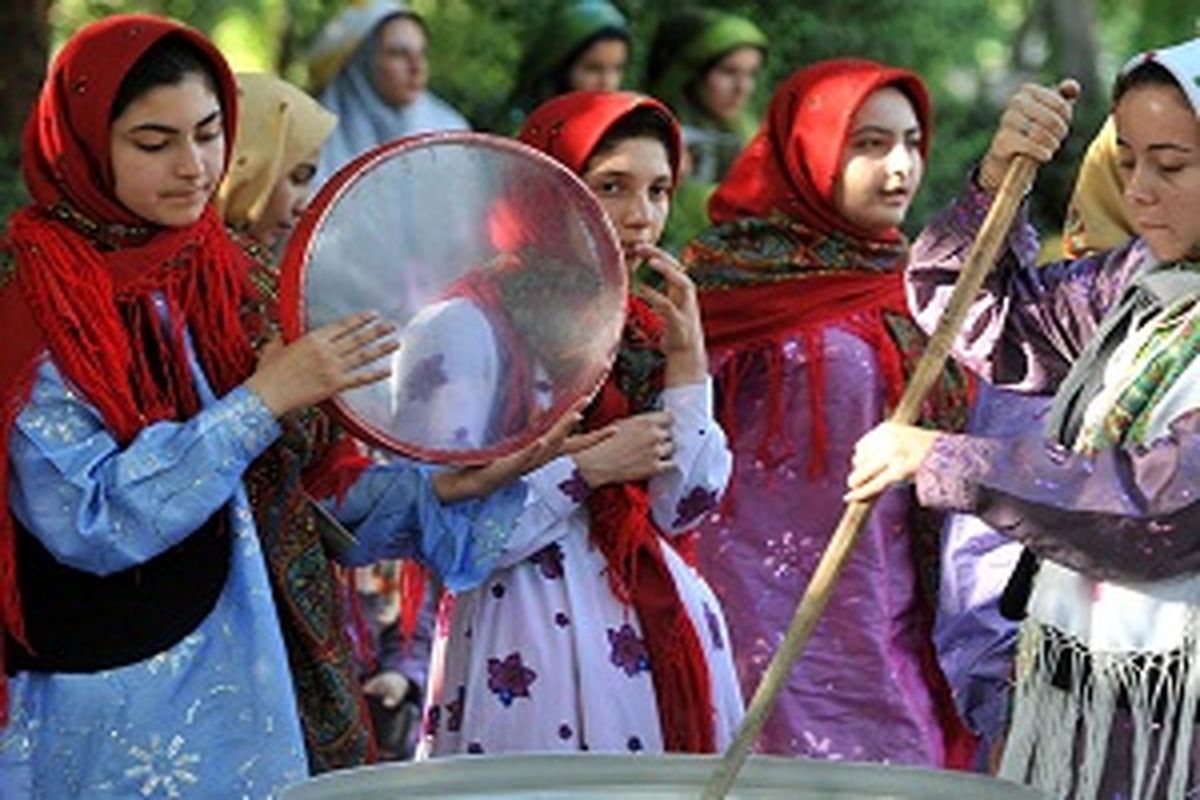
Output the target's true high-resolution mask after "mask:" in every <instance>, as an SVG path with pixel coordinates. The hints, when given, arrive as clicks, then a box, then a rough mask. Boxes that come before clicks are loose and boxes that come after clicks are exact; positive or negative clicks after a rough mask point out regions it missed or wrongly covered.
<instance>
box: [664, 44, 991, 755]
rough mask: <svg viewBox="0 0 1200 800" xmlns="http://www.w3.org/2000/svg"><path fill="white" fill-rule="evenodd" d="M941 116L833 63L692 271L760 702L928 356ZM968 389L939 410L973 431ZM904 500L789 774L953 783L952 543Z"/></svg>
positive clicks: (910, 93) (902, 91) (857, 566)
mask: <svg viewBox="0 0 1200 800" xmlns="http://www.w3.org/2000/svg"><path fill="white" fill-rule="evenodd" d="M929 125H930V107H929V98H928V95H927V93H926V90H925V86H924V85H923V84H922V83H921V81H920V79H919V78H917V76H916V75H914V74H912V73H911V72H908V71H906V70H901V69H894V68H890V67H886V66H883V65H881V64H876V63H873V62H870V61H863V60H856V59H841V60H834V61H826V62H821V63H818V64H814V65H813V66H810V67H807V68H804V69H801V70H799V71H797V72H796V73H794V74H793V75H792V76H791V77H790V78H789V79H788V80H787V81H786V82H785V83H784V84H783V85H781V86H780V87H779V88H778V89H777V90H776V92H775V95H774V97H773V99H772V102H771V106H770V109H769V111H768V117H767V120H766V121H765V122H764V124H763V127H762V129H761V130H760V131H759V133H758V134H757V136H755V138H754V139H753V140H752V141H751V142H750V144H749V145H748V146H747V148H746V150H745V151H744V152H743V153H742V155H741V156H740V157H739V159H738V161H737V162H736V163H735V164H734V166H733V168H732V169H731V171H730V173H729V175H728V176H727V178H726V179H725V181H724V183H722V184H721V186H720V187H719V188H718V190H717V192H716V193H715V194H714V196H713V197H712V199H711V201H710V203H709V215H710V217H711V218H712V221H713V223H714V225H715V227H713V228H711V229H709V230H708V231H707V232H705V233H704V234H702V235H701V236H700V237H699V238H697V239H696V240H695V241H693V242H692V243H691V244H690V245H689V246H688V247H687V248H686V249H685V251H684V255H683V260H684V263H685V264H686V265H687V267H688V268H689V271H690V274H691V275H692V278H693V280H695V281H696V284H697V286H698V287H699V290H700V303H701V309H702V312H703V318H704V332H705V337H706V339H707V343H708V349H709V353H710V355H711V357H712V358H713V359H714V367H715V370H716V376H717V381H718V389H719V394H720V396H721V419H722V423H723V424H724V425H725V426H726V429H727V430H728V431H729V432H730V437H731V439H732V441H733V449H734V453H735V464H736V465H737V466H736V469H735V471H734V478H733V482H732V484H731V492H730V494H731V497H730V500H729V502H727V503H726V507H725V509H724V513H722V514H719V515H716V516H713V517H711V518H709V519H708V521H707V522H706V524H705V525H704V526H703V527H702V528H701V541H702V542H703V543H704V546H703V547H702V548H701V552H700V566H701V571H702V572H703V573H704V574H705V575H706V576H707V577H708V578H709V579H710V580H711V581H712V582H713V586H714V588H715V589H716V591H717V594H718V596H719V597H720V598H721V600H722V602H723V603H724V604H725V607H726V608H727V609H728V611H729V613H730V614H731V615H732V624H731V626H730V628H731V630H732V631H733V644H734V652H735V653H736V654H737V655H738V659H737V663H738V666H739V670H740V673H741V675H740V677H741V680H742V686H743V690H745V691H751V690H753V688H754V687H755V686H756V685H757V684H758V682H759V680H760V678H761V676H762V673H763V670H764V669H765V667H766V664H767V662H768V660H769V659H770V656H771V654H772V651H773V650H774V648H775V645H776V643H777V642H778V641H779V640H780V637H781V636H782V634H783V631H784V630H785V629H786V628H787V625H788V623H789V621H790V619H791V617H792V613H793V611H794V610H795V606H796V603H797V601H798V600H799V598H800V595H801V594H802V591H803V588H804V584H805V583H806V581H807V580H808V578H809V576H810V574H811V572H812V570H813V569H814V568H815V566H816V563H817V560H818V558H819V557H820V555H821V552H822V551H823V550H824V548H825V546H826V544H827V542H828V540H829V535H830V534H831V533H832V531H833V529H834V527H835V526H836V523H837V520H838V518H839V516H840V515H841V511H842V505H843V504H842V499H841V498H842V494H843V489H842V487H843V485H844V484H845V478H846V475H847V473H848V472H849V469H850V454H851V450H852V447H853V444H854V442H855V441H856V440H857V439H858V437H859V436H860V435H861V434H862V433H864V432H865V431H867V430H869V429H870V428H871V427H872V426H874V425H875V424H876V423H877V422H879V421H880V420H881V419H882V418H883V417H884V415H885V414H886V413H887V412H888V409H889V407H890V406H892V405H893V404H894V403H895V402H896V400H897V399H898V398H899V396H900V393H901V390H902V389H903V386H904V381H905V376H906V375H907V373H908V371H909V369H910V367H911V366H912V365H913V363H914V361H915V358H916V357H917V356H918V355H919V353H920V350H921V347H922V345H923V342H924V339H923V336H922V334H921V333H920V331H919V330H918V329H917V328H916V326H915V325H914V324H913V322H912V321H911V319H910V318H909V315H908V312H907V310H906V307H905V301H904V292H903V285H902V277H901V270H902V268H903V266H904V263H905V259H906V257H907V252H908V248H907V244H906V242H905V240H904V237H903V235H902V234H901V233H900V231H899V228H898V226H899V225H900V223H901V222H902V221H903V219H904V215H905V213H906V211H907V209H908V206H909V203H910V201H911V200H912V197H913V194H914V193H915V192H916V191H917V188H918V186H919V185H920V182H921V176H922V172H923V167H924V162H925V157H926V154H927V152H928V147H929V133H930V131H929ZM967 402H968V395H967V386H966V383H965V380H964V379H963V377H962V376H961V374H960V373H957V372H951V373H947V374H946V375H945V376H944V378H943V380H942V385H941V387H940V390H939V391H938V392H935V394H934V396H933V398H932V400H930V401H929V403H928V404H927V405H926V408H925V413H926V416H927V418H930V419H934V420H937V421H938V423H939V426H951V427H953V426H955V425H958V424H961V423H962V422H964V421H965V417H966V411H967ZM914 511H915V505H914V503H913V502H912V498H911V496H910V493H909V492H908V491H907V490H898V491H894V492H891V493H889V494H888V495H886V496H884V497H883V498H882V499H881V500H880V502H879V504H878V505H877V506H876V509H875V512H874V514H873V515H872V517H871V519H870V520H869V522H868V523H867V526H866V529H865V530H864V532H863V534H862V537H861V539H860V540H859V543H858V545H857V549H856V550H855V552H854V554H853V556H852V557H851V559H850V563H849V564H848V565H847V567H846V569H845V571H844V572H843V573H842V575H841V577H840V579H839V584H838V586H837V588H836V590H835V591H834V594H833V598H832V600H831V601H830V604H829V608H828V610H827V611H826V613H825V616H824V618H823V619H822V621H821V622H820V624H819V625H818V627H817V629H816V632H815V634H814V636H813V640H812V641H811V642H810V643H809V646H808V648H807V651H806V653H805V655H804V657H803V659H802V660H801V661H800V664H799V665H798V666H797V668H796V670H795V671H794V673H793V676H792V679H791V681H790V684H789V686H788V688H787V690H786V691H785V692H784V693H783V695H782V696H781V698H780V700H779V703H778V705H777V706H776V708H775V712H774V714H773V715H772V716H771V718H770V720H769V721H768V723H767V726H766V728H765V730H764V733H763V735H762V737H761V739H760V745H761V747H762V749H763V750H765V751H766V752H770V753H780V754H789V755H803V756H808V757H814V758H829V759H848V760H855V761H887V762H890V763H910V764H924V765H942V764H945V763H947V762H948V761H954V760H959V761H961V760H963V758H962V756H964V755H965V754H960V753H958V751H956V750H954V748H955V746H956V744H957V743H958V742H959V741H960V734H959V732H960V730H961V729H960V728H959V727H958V725H957V717H956V715H955V713H954V711H953V708H952V705H951V704H950V703H949V702H948V699H947V696H946V692H945V691H944V685H945V684H944V681H943V679H942V677H941V674H940V672H939V670H938V668H937V666H936V662H935V660H934V656H933V651H932V646H931V641H930V626H931V622H932V612H933V609H934V603H933V597H934V595H933V592H934V591H935V590H936V585H937V583H936V581H937V575H936V567H937V557H938V526H937V525H936V524H934V522H933V521H931V520H928V519H919V518H917V516H916V515H915V514H914Z"/></svg>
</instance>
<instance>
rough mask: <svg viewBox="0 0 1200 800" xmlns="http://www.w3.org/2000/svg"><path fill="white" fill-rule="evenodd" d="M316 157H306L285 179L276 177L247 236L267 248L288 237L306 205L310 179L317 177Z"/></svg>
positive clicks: (314, 153)
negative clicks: (267, 197) (263, 205)
mask: <svg viewBox="0 0 1200 800" xmlns="http://www.w3.org/2000/svg"><path fill="white" fill-rule="evenodd" d="M317 155H318V154H317V153H316V152H313V153H310V154H309V156H308V158H306V159H304V160H303V161H301V162H300V163H299V164H297V165H296V166H294V167H292V169H291V171H290V172H288V173H287V174H286V175H281V176H279V180H278V181H276V182H275V188H274V189H273V190H272V191H271V197H270V198H269V199H268V200H267V205H266V207H265V208H263V212H262V214H261V215H260V216H259V218H258V221H257V222H255V223H254V224H253V225H251V226H250V235H251V236H253V237H254V238H255V239H257V240H258V241H259V242H261V243H262V244H264V245H266V246H267V247H274V246H275V245H276V244H277V243H278V242H279V241H280V240H281V239H285V238H287V237H288V236H289V235H290V234H291V232H292V228H293V227H294V226H295V224H296V220H298V219H299V218H300V214H301V213H302V212H303V211H304V207H305V206H306V205H308V194H309V192H310V191H311V190H312V180H313V176H314V175H316V174H317Z"/></svg>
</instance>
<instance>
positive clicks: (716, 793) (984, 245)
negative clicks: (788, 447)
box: [703, 156, 1037, 800]
mask: <svg viewBox="0 0 1200 800" xmlns="http://www.w3.org/2000/svg"><path fill="white" fill-rule="evenodd" d="M1036 171H1037V162H1035V161H1034V160H1033V159H1032V158H1029V157H1027V156H1017V157H1016V158H1014V159H1013V160H1012V161H1011V162H1010V163H1009V166H1008V171H1007V172H1006V173H1005V175H1004V180H1003V182H1002V183H1001V184H1000V188H999V190H997V192H996V197H995V199H993V200H992V206H991V208H990V209H989V210H988V213H987V217H986V218H985V219H984V221H983V226H982V227H981V228H980V229H979V235H978V236H977V237H976V238H975V242H974V243H973V244H972V245H971V249H970V251H969V252H968V253H967V259H966V263H965V264H964V265H963V268H962V272H961V273H959V276H958V281H957V282H956V283H955V284H954V291H953V292H952V293H951V295H950V301H949V303H948V304H947V306H946V310H945V311H944V312H943V313H942V318H941V319H940V320H939V321H938V326H937V329H936V330H935V331H934V333H933V335H932V336H931V337H930V338H929V342H928V344H927V345H926V346H925V352H924V353H923V354H922V356H921V360H920V361H919V362H918V363H917V368H916V369H915V370H914V371H913V376H912V379H911V380H910V381H909V383H908V386H907V387H906V388H905V390H904V395H903V396H902V397H901V398H900V403H899V405H897V406H896V410H895V411H893V412H892V416H891V418H890V419H891V421H892V422H898V423H901V424H904V425H911V424H912V423H913V422H915V421H916V419H917V413H918V412H919V411H920V408H921V403H922V402H924V400H925V396H926V395H927V394H928V393H929V390H930V389H932V388H933V384H934V382H935V381H936V380H937V378H938V376H939V375H940V374H941V372H942V368H943V367H944V366H945V363H946V359H947V357H948V356H949V355H950V348H951V346H952V345H953V344H954V340H955V338H956V337H957V336H958V331H959V329H960V328H961V327H962V324H963V321H964V320H965V319H966V316H967V311H968V310H969V309H970V307H971V303H972V302H973V301H974V300H975V297H976V295H978V294H979V290H980V289H981V288H982V287H983V282H984V280H985V279H986V278H987V275H988V273H989V272H990V271H991V268H992V265H993V264H994V263H995V262H996V256H997V254H998V253H999V252H1000V248H1001V246H1002V245H1003V244H1004V241H1005V239H1006V238H1007V236H1008V230H1009V228H1010V227H1012V221H1013V218H1014V217H1015V216H1016V214H1017V209H1019V208H1020V206H1021V201H1022V200H1023V199H1024V197H1025V194H1026V192H1028V191H1029V187H1030V185H1031V183H1032V182H1033V176H1034V173H1035V172H1036ZM874 505H875V501H874V500H871V501H869V502H862V501H854V502H851V503H849V504H847V506H846V511H845V513H844V514H843V515H842V519H841V521H840V522H839V523H838V526H837V529H836V530H835V531H834V533H833V537H832V538H831V539H830V540H829V544H828V545H827V546H826V548H825V552H824V553H823V554H822V556H821V561H820V562H819V563H818V564H817V568H816V570H815V571H814V572H813V575H812V579H811V580H810V581H809V582H808V586H807V587H806V588H805V590H804V596H803V597H801V598H800V604H799V605H798V606H797V607H796V613H795V615H794V616H793V617H792V622H791V624H790V625H789V626H788V630H787V634H786V635H785V636H784V637H783V641H782V642H781V643H780V645H779V649H778V650H776V651H775V655H774V656H773V657H772V658H771V663H770V664H769V665H768V666H767V671H766V672H765V673H764V674H763V679H762V681H761V682H760V683H759V685H758V689H756V690H755V692H754V698H753V699H752V700H751V701H750V707H749V708H747V709H746V717H745V719H743V720H742V724H741V725H740V726H739V727H738V730H737V732H736V733H735V734H734V737H733V741H732V742H731V743H730V745H729V748H728V749H727V750H726V751H725V754H724V755H723V756H722V757H721V761H720V763H719V764H718V765H717V768H716V771H715V772H714V773H713V776H712V778H711V779H710V780H709V782H708V785H707V786H705V788H704V795H703V796H704V800H722V799H723V798H724V797H725V795H726V793H727V792H728V791H729V788H730V787H731V786H732V785H733V782H734V780H735V779H736V778H737V775H738V772H739V771H740V770H741V768H742V765H743V764H744V763H745V761H746V757H747V756H748V755H749V753H750V747H751V745H753V744H754V741H755V740H756V739H757V738H758V735H759V733H760V732H761V731H762V728H763V725H764V724H766V721H767V716H768V715H769V714H770V713H771V709H772V708H774V706H775V701H776V700H777V699H778V698H779V694H780V692H781V691H783V687H784V686H785V685H787V681H788V677H789V676H790V675H791V673H792V668H793V667H795V665H796V661H797V660H799V658H800V654H801V653H802V652H803V651H804V645H805V644H806V643H807V642H808V638H809V636H811V635H812V632H813V629H814V628H815V627H816V624H817V620H818V619H819V618H820V616H821V612H822V611H824V610H825V606H826V605H827V604H828V603H829V596H830V594H831V593H832V592H833V587H834V584H835V582H836V581H837V578H838V575H839V574H841V571H842V568H843V567H844V566H845V565H846V561H847V560H848V559H849V557H850V552H851V550H852V549H853V548H854V543H855V542H856V541H857V540H858V535H859V533H861V532H862V528H863V525H864V523H866V521H867V518H868V517H869V516H870V515H871V509H872V508H873V507H874Z"/></svg>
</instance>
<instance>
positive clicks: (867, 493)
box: [842, 474, 892, 503]
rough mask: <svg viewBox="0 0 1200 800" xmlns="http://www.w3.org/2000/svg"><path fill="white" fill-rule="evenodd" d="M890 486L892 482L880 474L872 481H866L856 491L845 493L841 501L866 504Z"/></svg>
mask: <svg viewBox="0 0 1200 800" xmlns="http://www.w3.org/2000/svg"><path fill="white" fill-rule="evenodd" d="M891 484H892V481H891V480H890V479H889V478H888V477H887V475H886V474H881V475H879V476H876V477H875V478H873V479H872V480H869V481H867V482H866V483H864V484H863V485H862V486H859V487H858V488H857V489H851V490H850V491H848V492H846V494H844V495H843V496H842V499H843V500H845V501H847V502H851V503H853V502H860V503H862V502H866V501H868V500H872V499H874V498H876V497H878V496H879V495H881V494H883V492H884V491H886V490H887V488H888V487H889V486H891Z"/></svg>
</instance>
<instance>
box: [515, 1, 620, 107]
mask: <svg viewBox="0 0 1200 800" xmlns="http://www.w3.org/2000/svg"><path fill="white" fill-rule="evenodd" d="M602 38H616V39H621V40H623V41H624V42H626V44H628V43H629V41H630V34H629V22H628V20H626V19H625V15H624V14H622V13H621V12H620V10H619V9H617V7H616V6H614V5H613V4H612V3H610V2H608V0H566V2H562V3H559V4H558V5H557V6H555V8H554V10H553V11H552V12H551V14H550V16H549V18H547V20H546V24H545V25H543V26H542V28H541V29H540V30H539V31H538V32H537V35H536V36H535V37H534V38H533V40H532V41H531V42H530V43H529V47H528V48H527V49H526V50H525V56H524V58H522V60H521V66H520V67H519V68H518V70H517V83H516V86H514V87H513V91H512V94H511V95H510V97H509V105H510V106H511V107H512V109H513V111H514V119H513V120H511V121H510V126H511V127H514V128H516V127H519V126H520V123H521V120H522V119H523V118H524V116H525V115H526V114H528V113H529V112H530V111H532V110H533V109H535V108H537V107H538V106H539V105H541V104H542V103H543V102H545V101H546V100H549V99H550V98H551V97H553V96H554V95H557V94H562V93H563V92H565V91H567V90H569V89H570V87H568V86H566V85H565V81H566V72H567V70H568V68H569V67H570V65H571V62H572V61H574V60H575V58H576V57H577V56H578V55H579V54H580V53H581V52H582V51H583V49H584V48H585V47H586V46H587V45H589V44H590V43H592V42H593V41H596V40H598V39H602Z"/></svg>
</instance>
